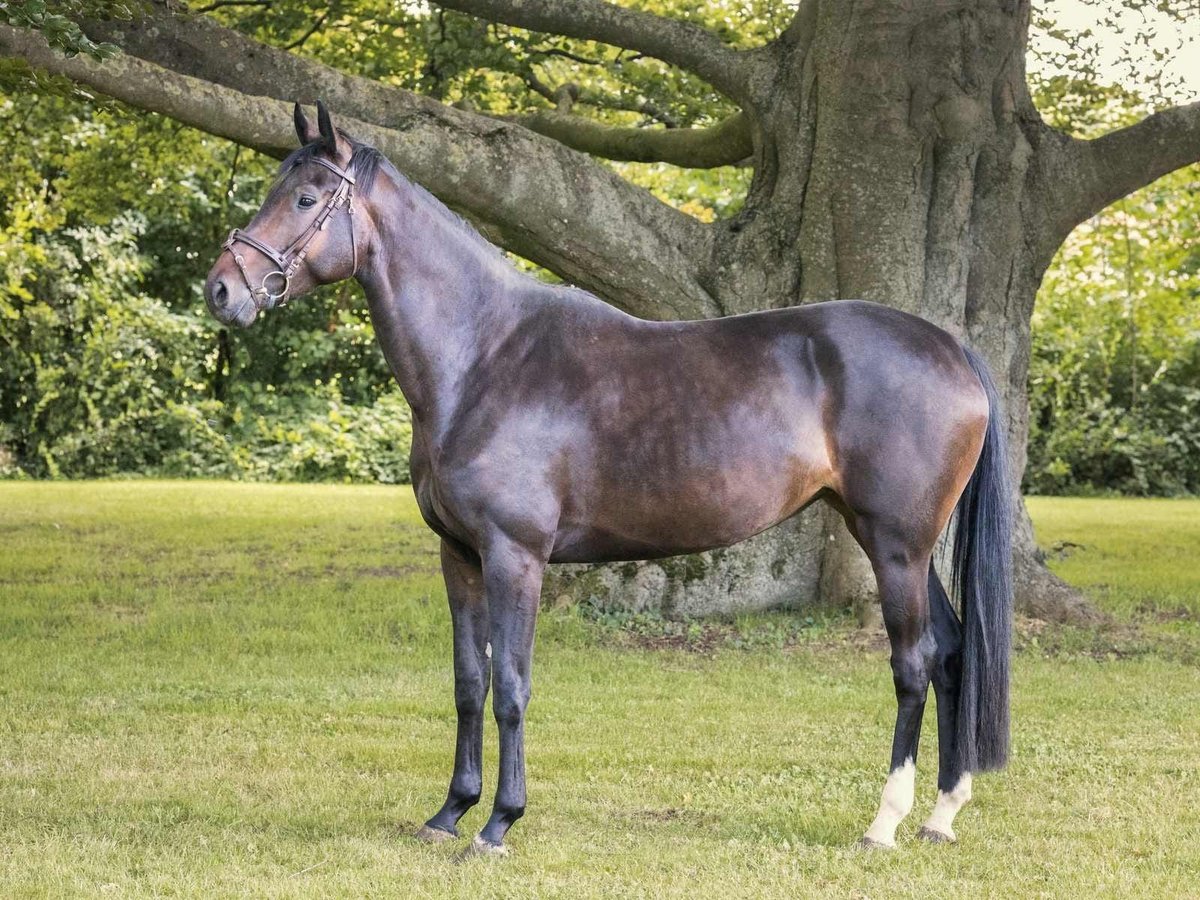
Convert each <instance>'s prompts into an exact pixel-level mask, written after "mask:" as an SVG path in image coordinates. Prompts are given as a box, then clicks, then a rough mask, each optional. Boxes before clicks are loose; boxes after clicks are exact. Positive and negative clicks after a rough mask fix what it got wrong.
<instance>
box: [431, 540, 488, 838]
mask: <svg viewBox="0 0 1200 900" xmlns="http://www.w3.org/2000/svg"><path fill="white" fill-rule="evenodd" d="M442 576H443V577H444V578H445V580H446V595H447V597H448V599H449V601H450V618H451V621H452V622H453V625H454V706H455V709H456V710H457V712H458V735H457V738H456V741H455V748H454V774H453V775H452V776H451V778H450V790H449V792H448V793H447V795H446V802H445V803H444V804H443V805H442V808H441V809H439V810H438V811H437V814H436V815H435V816H434V817H433V818H432V819H430V820H429V821H428V822H426V823H425V824H424V825H422V826H421V828H420V830H419V831H418V832H417V838H418V839H419V840H421V841H425V842H426V843H440V842H442V841H448V840H453V839H454V838H456V837H458V827H457V826H458V820H459V819H461V818H462V816H463V814H464V813H465V812H466V811H467V810H469V809H470V808H471V807H472V806H474V805H475V804H476V803H478V802H479V795H480V793H481V791H482V790H483V770H482V765H483V709H484V703H485V702H486V700H487V693H488V676H489V672H488V659H487V643H488V632H489V627H490V622H489V619H488V606H487V598H486V596H485V593H484V583H483V571H482V569H481V568H480V565H479V562H478V561H477V560H472V559H468V558H467V557H466V556H465V555H463V554H462V553H460V552H459V551H458V550H457V549H455V548H454V547H453V546H451V545H450V544H448V543H446V541H442Z"/></svg>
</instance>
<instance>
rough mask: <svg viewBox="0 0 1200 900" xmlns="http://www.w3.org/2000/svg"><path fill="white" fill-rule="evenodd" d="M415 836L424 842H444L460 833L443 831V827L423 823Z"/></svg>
mask: <svg viewBox="0 0 1200 900" xmlns="http://www.w3.org/2000/svg"><path fill="white" fill-rule="evenodd" d="M413 837H415V838H416V839H417V840H418V841H420V842H421V843H422V844H444V843H446V841H453V840H455V839H456V838H457V837H458V835H457V834H455V833H454V832H452V831H443V830H442V829H441V828H433V827H431V826H429V825H422V826H421V827H420V828H418V829H417V833H416V834H414V835H413Z"/></svg>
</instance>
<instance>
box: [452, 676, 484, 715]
mask: <svg viewBox="0 0 1200 900" xmlns="http://www.w3.org/2000/svg"><path fill="white" fill-rule="evenodd" d="M487 691H488V688H487V682H486V681H484V679H483V678H482V677H478V678H469V679H467V678H464V679H460V680H459V681H458V682H457V683H456V684H455V685H454V708H455V709H456V710H457V711H458V714H459V715H460V716H481V715H483V705H484V703H485V702H486V700H487Z"/></svg>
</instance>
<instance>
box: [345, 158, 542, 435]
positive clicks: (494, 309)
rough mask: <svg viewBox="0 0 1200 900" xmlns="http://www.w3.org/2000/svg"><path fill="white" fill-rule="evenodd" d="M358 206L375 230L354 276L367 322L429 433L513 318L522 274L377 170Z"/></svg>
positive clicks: (437, 207) (429, 201)
mask: <svg viewBox="0 0 1200 900" xmlns="http://www.w3.org/2000/svg"><path fill="white" fill-rule="evenodd" d="M367 212H368V213H369V215H370V216H371V219H372V222H373V224H374V236H373V240H372V242H371V247H370V250H369V253H368V255H367V259H366V261H365V264H364V265H363V266H362V268H361V270H360V271H359V275H358V280H359V282H360V283H361V284H362V285H363V288H364V291H365V293H366V295H367V302H368V304H369V307H370V311H371V322H372V324H373V325H374V327H375V334H376V337H377V338H378V339H379V344H380V347H381V348H382V350H383V355H384V358H385V359H386V360H387V363H388V365H389V367H390V368H391V370H392V373H393V374H394V375H395V376H396V380H397V381H398V382H399V385H400V390H401V391H402V392H403V393H404V397H405V399H406V400H407V401H408V404H409V406H410V407H411V408H412V411H413V415H414V416H415V417H416V418H417V419H418V420H419V421H420V422H421V424H422V425H423V426H424V427H425V429H426V430H427V431H429V432H432V433H437V432H439V431H441V430H443V429H444V428H445V427H446V426H447V425H448V423H449V417H450V416H451V415H452V414H453V412H454V409H455V407H456V406H457V401H458V398H459V396H460V395H461V393H462V386H463V382H464V381H465V379H466V378H467V377H468V376H469V374H470V372H471V370H472V369H473V368H474V367H475V365H476V364H477V363H478V361H479V359H480V358H481V357H482V356H483V354H484V353H486V348H487V347H488V346H494V345H495V344H496V343H497V342H498V341H500V340H503V338H504V336H505V335H507V334H508V333H510V331H511V330H512V329H513V328H515V327H516V326H517V322H518V319H519V316H520V312H521V310H520V306H519V294H520V292H519V290H518V289H517V286H518V285H519V283H520V281H521V280H522V279H521V277H520V275H519V273H517V271H516V270H515V269H514V268H513V267H512V266H511V264H510V263H508V261H507V260H505V259H504V258H503V257H502V256H500V254H498V253H497V252H496V251H495V249H494V248H492V247H490V246H489V245H487V244H486V243H484V242H483V241H482V239H480V238H479V237H478V236H477V235H474V234H472V233H471V232H470V231H469V230H468V226H466V225H464V224H463V223H462V222H461V221H459V220H457V219H456V217H455V216H454V215H453V214H452V213H451V212H450V211H449V210H448V209H446V208H445V207H444V206H442V205H441V203H439V202H438V201H437V200H435V199H434V198H433V197H432V196H430V195H429V194H427V193H425V192H424V191H423V190H420V189H418V188H416V187H415V186H414V185H412V184H411V183H409V182H407V181H406V180H405V179H403V178H402V177H400V176H398V175H395V174H392V173H389V172H388V171H387V170H386V169H384V170H381V171H380V173H379V178H378V179H377V181H376V183H375V185H374V187H373V189H372V191H371V198H370V203H369V206H368V209H367Z"/></svg>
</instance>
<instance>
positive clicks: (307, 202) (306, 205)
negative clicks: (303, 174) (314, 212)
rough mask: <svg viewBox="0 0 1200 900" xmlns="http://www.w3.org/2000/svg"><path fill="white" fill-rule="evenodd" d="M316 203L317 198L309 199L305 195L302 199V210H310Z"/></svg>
mask: <svg viewBox="0 0 1200 900" xmlns="http://www.w3.org/2000/svg"><path fill="white" fill-rule="evenodd" d="M316 202H317V200H316V198H315V197H309V196H307V195H305V196H303V197H301V198H300V208H301V209H308V208H309V207H310V206H312V205H313V204H315V203H316Z"/></svg>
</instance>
